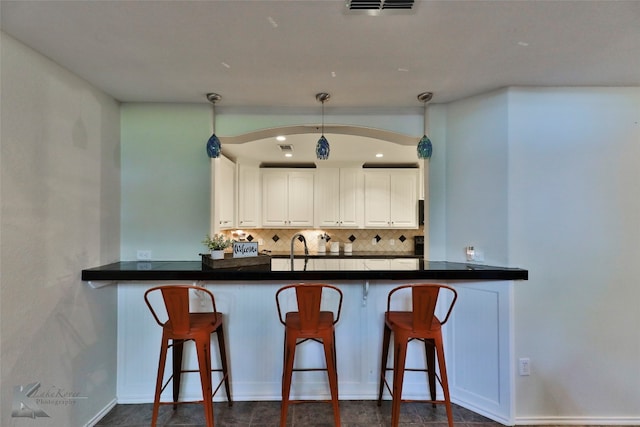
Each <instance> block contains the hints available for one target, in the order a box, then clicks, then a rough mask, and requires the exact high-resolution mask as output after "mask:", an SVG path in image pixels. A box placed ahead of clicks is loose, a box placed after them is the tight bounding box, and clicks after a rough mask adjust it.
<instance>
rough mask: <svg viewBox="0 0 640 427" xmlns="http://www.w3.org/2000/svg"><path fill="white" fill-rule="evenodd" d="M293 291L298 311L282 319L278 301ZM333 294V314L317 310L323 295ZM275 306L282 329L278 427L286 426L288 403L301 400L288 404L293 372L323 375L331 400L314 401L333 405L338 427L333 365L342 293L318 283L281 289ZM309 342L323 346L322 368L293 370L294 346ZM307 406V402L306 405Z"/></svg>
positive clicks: (335, 369)
mask: <svg viewBox="0 0 640 427" xmlns="http://www.w3.org/2000/svg"><path fill="white" fill-rule="evenodd" d="M289 289H294V290H295V294H296V303H297V306H298V311H290V312H287V313H286V314H285V316H284V318H283V316H282V308H281V305H284V302H283V301H281V298H282V297H283V292H284V291H286V290H289ZM325 290H326V291H328V292H333V293H334V296H335V297H337V299H338V302H337V309H335V311H326V310H321V308H320V306H321V301H322V297H323V292H324V291H325ZM276 305H277V308H278V316H279V318H280V322H281V323H282V324H283V325H284V326H285V339H284V367H283V370H282V406H281V412H280V426H281V427H284V426H286V424H287V411H288V408H289V403H301V402H305V401H303V400H290V399H289V394H290V390H291V377H292V373H293V372H296V371H327V375H328V377H329V389H330V391H331V400H330V401H329V400H318V401H324V402H331V403H332V405H333V417H334V423H335V425H336V426H340V406H339V401H338V371H337V365H336V347H335V324H336V323H338V321H339V320H340V312H341V309H342V291H340V289H338V288H336V287H334V286H331V285H326V284H322V283H309V284H305V283H300V284H295V285H289V286H285V287H282V288H280V289H279V290H278V292H276ZM309 340H312V341H315V342H319V343H321V344H322V345H323V348H324V355H325V361H326V368H294V367H293V362H294V359H295V353H296V346H298V345H299V344H302V343H304V342H307V341H309ZM307 402H308V401H307Z"/></svg>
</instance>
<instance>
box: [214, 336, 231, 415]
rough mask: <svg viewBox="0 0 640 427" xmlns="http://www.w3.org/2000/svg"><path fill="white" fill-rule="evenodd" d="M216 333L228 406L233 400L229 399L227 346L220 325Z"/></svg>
mask: <svg viewBox="0 0 640 427" xmlns="http://www.w3.org/2000/svg"><path fill="white" fill-rule="evenodd" d="M216 332H217V334H218V348H219V349H220V360H221V364H222V375H223V376H224V389H225V390H226V392H227V400H228V401H229V406H232V405H233V400H232V399H231V385H230V382H231V380H230V379H229V367H228V365H227V348H226V345H225V341H224V328H223V326H222V325H220V327H219V328H218V330H217V331H216Z"/></svg>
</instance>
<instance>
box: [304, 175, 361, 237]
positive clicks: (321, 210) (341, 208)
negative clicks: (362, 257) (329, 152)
mask: <svg viewBox="0 0 640 427" xmlns="http://www.w3.org/2000/svg"><path fill="white" fill-rule="evenodd" d="M315 189H316V203H315V206H316V220H317V221H316V223H317V225H318V227H325V228H336V227H347V228H359V227H362V224H363V202H364V200H363V199H364V194H363V183H362V169H358V168H321V169H318V170H317V172H316V186H315Z"/></svg>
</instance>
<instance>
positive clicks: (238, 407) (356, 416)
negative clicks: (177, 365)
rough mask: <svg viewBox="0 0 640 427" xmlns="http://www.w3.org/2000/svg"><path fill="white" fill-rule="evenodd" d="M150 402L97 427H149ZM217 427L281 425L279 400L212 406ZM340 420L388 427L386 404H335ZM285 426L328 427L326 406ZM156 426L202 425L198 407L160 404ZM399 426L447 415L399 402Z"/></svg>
mask: <svg viewBox="0 0 640 427" xmlns="http://www.w3.org/2000/svg"><path fill="white" fill-rule="evenodd" d="M151 408H152V405H151V404H139V405H116V407H115V408H114V409H113V410H111V412H109V413H108V414H107V415H106V416H105V417H104V418H103V419H102V420H100V422H98V424H96V427H142V426H149V425H150V420H151ZM453 414H454V422H455V425H456V426H460V427H497V426H500V424H498V423H495V422H493V421H491V420H489V419H487V418H485V417H483V416H481V415H478V414H476V413H474V412H471V411H469V410H467V409H464V408H462V407H460V406H456V405H454V407H453ZM214 417H215V425H216V427H223V426H238V427H239V426H243V427H268V426H269V427H270V426H279V425H280V402H234V404H233V406H232V407H231V408H229V406H227V403H225V402H216V403H215V405H214ZM340 419H341V422H342V426H343V427H382V426H388V425H390V419H391V402H390V401H384V402H383V404H382V406H381V407H378V406H377V404H376V401H372V400H367V401H362V400H357V401H341V402H340ZM287 425H288V426H291V427H298V426H305V427H307V426H316V427H319V426H333V411H332V409H331V404H329V403H323V402H312V403H298V404H292V405H291V406H290V408H289V415H288V418H287ZM158 426H187V427H196V426H197V427H200V426H204V417H203V411H202V406H201V405H199V404H184V405H180V406H179V407H178V409H177V410H176V411H174V410H173V409H172V407H171V406H162V407H161V408H160V416H159V417H158ZM400 426H402V427H417V426H428V427H446V426H447V416H446V413H445V410H444V406H443V405H437V406H436V407H435V408H433V407H432V405H431V404H430V403H413V402H407V403H403V404H402V408H401V415H400Z"/></svg>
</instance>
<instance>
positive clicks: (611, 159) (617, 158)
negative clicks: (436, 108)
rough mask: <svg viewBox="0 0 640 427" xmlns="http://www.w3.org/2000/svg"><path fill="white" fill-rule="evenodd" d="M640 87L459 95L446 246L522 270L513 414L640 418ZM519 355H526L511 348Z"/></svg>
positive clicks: (527, 418) (553, 419)
mask: <svg viewBox="0 0 640 427" xmlns="http://www.w3.org/2000/svg"><path fill="white" fill-rule="evenodd" d="M639 123H640V88H570V89H568V88H553V89H551V88H550V89H540V88H535V89H533V88H532V89H521V88H513V89H510V90H508V91H498V92H495V93H489V94H485V95H482V96H478V97H474V98H470V99H466V100H463V101H459V102H456V103H452V104H451V105H449V106H448V114H447V173H446V177H447V182H446V195H447V206H446V211H447V255H448V260H450V261H455V260H460V259H462V256H463V253H462V248H463V247H464V246H465V245H466V244H467V243H472V244H475V245H476V246H479V247H481V248H482V249H483V250H484V251H485V256H486V260H487V263H489V264H492V263H496V264H507V265H510V266H518V267H523V268H527V269H528V270H529V280H528V281H526V282H515V283H514V284H513V291H514V315H515V328H514V332H513V336H514V342H515V359H516V360H517V358H519V357H529V358H531V375H530V376H528V377H519V376H516V379H515V386H516V407H515V414H516V422H517V423H519V424H527V423H546V424H558V423H573V424H598V423H602V424H607V423H619V424H624V423H626V424H638V421H639V420H640V405H638V402H640V365H639V364H638V361H639V360H640V335H639V334H638V327H640V312H639V311H638V309H637V307H638V301H640V287H639V286H637V276H636V273H635V269H634V267H635V265H634V263H635V262H636V259H637V258H638V256H639V255H640V250H639V249H637V242H638V240H639V239H640V222H639V221H638V218H640V215H639V214H640V198H638V195H637V186H638V183H639V182H640V169H639V168H638V167H637V164H638V161H639V160H640V125H639ZM514 361H515V360H514Z"/></svg>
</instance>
